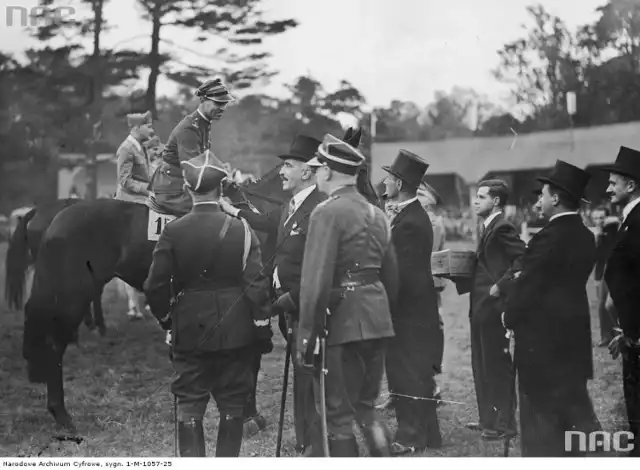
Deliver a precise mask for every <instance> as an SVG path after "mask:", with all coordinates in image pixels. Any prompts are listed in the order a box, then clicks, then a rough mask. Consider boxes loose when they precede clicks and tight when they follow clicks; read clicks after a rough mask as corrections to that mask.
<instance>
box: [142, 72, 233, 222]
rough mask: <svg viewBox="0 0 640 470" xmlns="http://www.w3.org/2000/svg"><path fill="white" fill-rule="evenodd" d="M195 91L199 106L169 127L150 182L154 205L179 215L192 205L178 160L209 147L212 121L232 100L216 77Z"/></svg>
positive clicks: (220, 114) (158, 208) (161, 210)
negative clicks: (171, 129)
mask: <svg viewBox="0 0 640 470" xmlns="http://www.w3.org/2000/svg"><path fill="white" fill-rule="evenodd" d="M195 94H196V96H198V97H200V104H199V105H198V109H196V110H195V111H194V112H193V113H191V114H189V115H187V116H186V117H185V118H184V119H182V121H180V122H179V123H178V124H177V125H176V127H174V129H173V131H171V134H170V135H169V139H168V140H167V142H166V144H165V147H164V151H163V153H162V161H161V162H160V163H159V165H158V167H157V168H156V171H155V173H154V174H153V177H152V179H151V183H150V185H149V189H150V190H151V191H152V195H151V200H152V203H153V204H152V205H153V206H155V209H157V210H159V211H160V212H166V213H168V214H172V215H175V216H178V217H180V216H183V215H184V214H186V213H187V212H189V210H190V209H191V198H190V197H189V194H188V192H187V191H185V188H184V181H183V180H182V172H181V169H180V164H181V163H182V162H184V161H187V160H190V159H192V158H195V157H196V156H198V155H200V154H202V153H203V152H204V151H205V150H207V149H209V148H210V147H211V143H210V141H209V134H210V132H211V122H212V121H219V120H220V119H221V118H222V115H223V113H224V111H225V109H226V107H227V105H228V104H229V103H230V102H232V101H234V98H233V97H232V96H231V94H230V93H229V91H228V90H227V87H226V85H225V84H224V83H223V82H222V80H221V79H219V78H216V79H213V80H209V81H207V82H205V83H204V84H202V85H201V86H200V87H199V88H198V89H197V90H196V93H195Z"/></svg>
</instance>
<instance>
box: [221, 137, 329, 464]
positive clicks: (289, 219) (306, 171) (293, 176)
mask: <svg viewBox="0 0 640 470" xmlns="http://www.w3.org/2000/svg"><path fill="white" fill-rule="evenodd" d="M320 143H321V142H320V141H319V140H317V139H314V138H313V137H309V136H306V135H298V136H296V137H295V139H294V141H293V143H292V144H291V148H290V149H289V151H288V152H287V153H285V154H283V155H279V158H280V159H282V167H281V168H280V177H281V178H282V189H283V190H285V191H289V192H291V199H290V200H289V201H288V202H287V203H286V204H285V205H284V206H282V207H280V208H278V209H276V210H274V211H272V212H270V213H268V214H257V213H255V212H253V211H250V210H238V209H236V208H235V207H233V206H232V205H231V204H230V203H229V202H228V201H225V200H222V201H221V207H222V209H223V210H224V211H225V212H227V213H228V214H231V215H233V216H235V217H241V218H243V219H245V220H246V221H247V222H249V224H250V225H251V227H252V228H254V229H255V230H261V231H264V232H267V233H268V234H271V235H275V236H276V237H277V241H276V246H277V249H276V253H275V259H274V265H275V266H274V270H273V294H274V296H273V297H274V301H275V305H276V307H277V309H278V310H279V311H281V312H286V313H287V314H288V315H287V317H288V323H289V324H288V325H286V326H284V322H283V321H281V324H282V325H283V330H284V331H283V333H284V332H286V331H287V329H288V328H290V329H291V330H292V332H295V331H296V329H297V317H298V311H299V302H300V275H301V270H302V257H303V255H304V246H305V241H306V239H307V233H308V228H309V218H310V216H311V212H312V211H313V210H314V209H315V207H316V206H317V205H318V204H319V203H320V202H322V201H324V200H325V199H326V195H324V194H323V193H321V192H320V191H318V189H317V187H316V176H315V168H313V167H310V166H309V165H308V164H307V162H308V161H309V160H310V159H311V158H313V156H314V155H315V153H316V151H317V150H318V146H319V145H320ZM282 317H283V318H282V319H281V320H284V315H282ZM291 341H293V344H295V334H294V338H293V339H291ZM293 344H292V347H293ZM293 351H294V352H295V349H293ZM294 352H292V354H294ZM258 369H259V362H258ZM257 372H258V370H257V369H256V374H257ZM293 387H294V420H295V427H296V441H297V448H298V450H299V451H301V452H305V454H306V455H313V453H315V452H320V451H321V445H322V444H321V441H320V421H319V420H320V417H319V415H318V412H317V410H316V408H315V402H314V399H313V381H312V380H311V376H310V375H309V374H308V373H305V372H304V371H301V370H299V369H298V368H297V367H295V366H294V382H293ZM253 408H254V409H255V404H254V405H253ZM256 413H257V411H256Z"/></svg>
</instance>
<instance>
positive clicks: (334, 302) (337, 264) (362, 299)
mask: <svg viewBox="0 0 640 470" xmlns="http://www.w3.org/2000/svg"><path fill="white" fill-rule="evenodd" d="M364 160H365V158H364V156H363V155H362V154H361V153H360V152H359V151H358V150H356V149H354V148H353V147H352V146H350V145H348V144H346V143H345V142H343V141H341V140H339V139H337V138H336V137H334V136H332V135H330V134H327V135H325V137H324V141H323V142H322V144H321V145H320V146H319V147H318V153H317V155H316V156H315V157H314V158H313V159H311V160H310V161H309V162H308V163H307V164H308V165H310V166H315V167H317V170H316V171H317V173H316V181H317V183H316V184H317V186H318V189H319V190H320V191H322V192H324V193H326V194H327V195H328V196H329V199H327V200H326V201H325V202H323V203H321V204H319V205H318V206H317V207H316V209H315V210H314V211H313V213H312V214H311V219H310V222H309V232H308V235H307V242H306V245H305V251H304V258H303V263H302V277H301V288H300V317H299V324H298V335H297V345H296V361H297V363H298V364H299V366H300V367H303V366H307V367H308V366H309V365H310V364H313V361H312V360H310V359H309V358H310V356H312V355H313V352H314V351H315V346H316V342H317V336H318V335H319V334H322V332H323V331H324V330H325V326H326V329H327V330H328V337H327V341H326V344H327V347H326V351H325V354H326V369H327V370H328V373H327V375H326V390H325V391H324V393H325V396H326V406H327V409H326V416H327V429H328V433H329V436H328V440H329V452H330V455H331V456H332V457H350V456H351V457H356V456H358V446H357V443H356V439H355V437H354V435H353V429H352V426H353V421H354V419H355V420H356V421H357V422H358V424H359V425H360V426H361V427H362V428H363V431H364V435H365V438H366V441H367V445H368V447H369V450H370V454H371V455H372V456H388V455H389V439H388V432H387V430H386V429H385V428H384V427H383V425H382V424H381V423H379V421H378V417H377V412H376V411H375V408H374V405H375V401H376V399H377V398H378V394H379V390H380V382H381V379H382V373H383V370H384V358H385V350H386V340H387V338H390V337H392V336H393V326H392V321H391V313H390V303H393V302H395V298H396V292H397V275H398V274H397V266H396V261H395V254H394V252H393V248H392V246H391V231H390V228H389V224H388V223H387V221H386V218H385V214H384V212H382V210H381V209H379V208H378V207H375V206H374V205H372V204H370V203H369V202H368V201H367V200H366V199H365V197H364V196H363V195H362V194H360V192H359V191H358V190H357V188H356V175H357V173H358V168H359V167H360V166H361V165H362V164H363V163H364ZM328 312H330V314H328ZM322 392H323V391H320V393H322ZM318 398H319V396H318V397H316V401H318Z"/></svg>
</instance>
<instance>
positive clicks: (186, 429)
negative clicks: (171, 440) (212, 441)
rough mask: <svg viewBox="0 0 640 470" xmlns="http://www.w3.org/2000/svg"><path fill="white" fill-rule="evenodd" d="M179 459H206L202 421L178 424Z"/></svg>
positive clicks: (193, 420) (192, 420)
mask: <svg viewBox="0 0 640 470" xmlns="http://www.w3.org/2000/svg"><path fill="white" fill-rule="evenodd" d="M178 445H179V450H180V457H206V452H205V445H204V429H203V428H202V421H198V420H195V419H191V420H189V421H187V422H182V421H180V422H179V423H178Z"/></svg>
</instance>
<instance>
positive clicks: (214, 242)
mask: <svg viewBox="0 0 640 470" xmlns="http://www.w3.org/2000/svg"><path fill="white" fill-rule="evenodd" d="M227 218H230V220H231V224H230V226H229V229H228V232H227V234H226V236H225V237H224V239H223V241H222V242H221V243H219V242H218V236H219V234H220V232H221V229H222V227H223V224H224V222H225V219H227ZM249 232H250V237H251V247H250V250H249V252H248V257H247V260H246V267H245V268H244V269H243V256H244V252H245V250H244V243H245V229H244V224H243V223H242V221H241V220H239V219H236V218H233V217H229V216H227V215H225V214H224V213H223V212H222V211H221V210H220V208H219V207H218V206H217V205H208V204H206V205H204V204H203V205H197V206H194V207H193V209H192V210H191V212H190V213H189V214H187V215H186V216H184V217H182V218H180V219H177V220H175V221H173V222H171V223H170V224H168V225H167V226H166V227H165V229H164V230H163V232H162V234H161V235H160V239H159V240H158V243H157V245H156V248H155V250H154V252H153V263H152V264H151V268H150V270H149V276H148V277H147V280H146V281H145V283H144V291H145V294H146V296H147V299H148V302H149V306H150V307H151V311H152V312H153V314H154V315H155V316H156V317H158V318H162V317H164V316H165V315H166V314H167V313H168V312H169V311H170V308H171V314H172V316H171V318H172V333H173V334H172V337H173V342H174V343H173V344H174V349H176V350H185V351H188V350H192V349H193V348H195V347H197V346H199V350H202V351H216V350H222V349H233V348H238V347H242V346H245V345H247V344H249V343H251V342H252V341H253V320H264V319H267V318H270V315H271V312H270V309H271V303H270V299H269V293H268V289H269V286H268V280H267V278H266V277H265V276H264V274H263V273H262V272H261V271H262V260H261V253H260V245H259V243H258V239H257V237H256V235H255V233H254V232H253V230H251V229H249ZM172 277H173V279H174V281H173V291H174V292H175V293H180V295H179V296H178V300H177V302H176V303H175V304H174V305H173V306H172V307H170V302H171V279H172ZM223 317H224V320H223V321H222V322H221V320H222V319H223Z"/></svg>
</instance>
